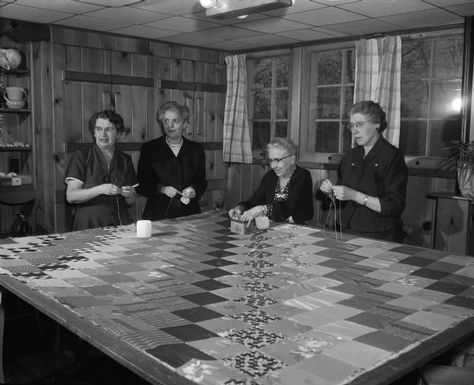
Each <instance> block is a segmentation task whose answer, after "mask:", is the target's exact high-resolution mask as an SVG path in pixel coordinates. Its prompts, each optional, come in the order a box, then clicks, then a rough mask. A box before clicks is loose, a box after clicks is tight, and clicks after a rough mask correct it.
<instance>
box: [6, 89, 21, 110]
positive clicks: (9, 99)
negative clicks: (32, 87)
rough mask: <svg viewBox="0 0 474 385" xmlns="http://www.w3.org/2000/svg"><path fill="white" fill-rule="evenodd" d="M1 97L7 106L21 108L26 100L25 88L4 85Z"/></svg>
mask: <svg viewBox="0 0 474 385" xmlns="http://www.w3.org/2000/svg"><path fill="white" fill-rule="evenodd" d="M3 98H4V99H5V101H6V104H7V107H8V108H13V109H19V108H23V107H24V106H25V101H26V90H25V89H24V88H21V87H5V91H3Z"/></svg>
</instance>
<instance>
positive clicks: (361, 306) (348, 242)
mask: <svg viewBox="0 0 474 385" xmlns="http://www.w3.org/2000/svg"><path fill="white" fill-rule="evenodd" d="M0 286H1V287H2V289H4V290H8V291H11V292H12V293H14V294H15V295H17V296H18V297H21V298H22V299H24V300H25V301H27V302H28V303H30V304H31V305H33V306H34V307H36V308H37V309H39V310H40V311H41V312H43V313H45V314H46V315H48V316H50V317H51V318H53V319H54V320H56V321H57V322H59V323H60V324H61V325H63V326H65V327H66V328H68V329H69V330H71V331H72V332H74V333H76V334H77V335H78V336H80V337H81V338H83V339H84V340H86V341H88V342H90V343H91V344H93V345H94V346H96V347H97V348H99V349H100V350H101V351H103V352H105V353H106V354H107V355H109V356H110V357H112V358H113V359H115V360H117V361H118V362H120V363H121V364H123V365H124V366H125V367H127V368H129V369H131V370H132V371H134V372H135V373H137V374H138V375H139V376H141V377H143V378H144V379H146V380H147V381H149V382H150V383H152V384H172V385H176V384H193V383H199V384H248V385H249V384H275V383H278V384H292V385H299V384H305V385H310V384H318V385H326V384H364V385H370V384H388V383H390V382H391V381H393V380H396V379H397V378H400V377H401V376H403V375H404V374H406V373H408V372H409V371H411V370H413V369H414V368H416V367H418V366H420V365H422V364H423V363H425V362H427V361H428V360H430V359H432V358H433V357H434V356H436V355H437V354H440V353H441V352H443V351H445V350H446V349H449V348H451V347H453V346H454V345H456V344H458V343H459V342H460V341H462V340H463V339H465V338H467V337H468V336H470V335H472V334H473V333H474V258H472V257H466V256H456V255H451V254H449V253H447V252H442V251H438V250H428V249H423V248H418V247H412V246H407V245H400V244H395V243H387V242H380V241H374V240H370V239H363V238H354V237H350V236H347V235H345V236H344V239H343V240H340V239H336V237H335V234H332V233H325V232H322V231H319V230H316V229H311V228H306V227H300V226H295V225H289V224H281V225H276V226H274V227H272V228H271V229H269V230H266V231H260V232H258V231H257V232H254V233H253V234H251V235H237V234H233V233H230V231H229V220H228V219H227V218H226V217H225V214H222V213H220V212H209V213H204V214H201V215H197V216H193V217H188V218H184V219H179V220H166V221H160V222H154V223H153V235H152V237H151V238H148V239H139V238H136V236H135V229H134V226H133V225H132V226H128V227H123V228H106V229H95V230H87V231H80V232H74V233H67V234H62V235H59V234H55V235H46V236H36V237H27V238H17V239H14V240H12V242H11V243H7V244H0Z"/></svg>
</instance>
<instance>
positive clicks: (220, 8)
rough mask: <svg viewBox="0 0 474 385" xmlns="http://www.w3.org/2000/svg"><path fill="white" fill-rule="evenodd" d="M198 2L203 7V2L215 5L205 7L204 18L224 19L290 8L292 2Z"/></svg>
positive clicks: (267, 0)
mask: <svg viewBox="0 0 474 385" xmlns="http://www.w3.org/2000/svg"><path fill="white" fill-rule="evenodd" d="M199 2H200V3H201V5H202V6H203V7H204V5H203V2H204V3H206V4H207V3H213V4H216V3H217V5H215V6H212V5H211V7H210V8H209V7H205V8H206V16H209V17H214V18H217V19H224V18H230V17H238V16H242V15H250V14H252V13H258V12H264V11H271V10H274V9H278V8H284V7H291V6H292V5H293V3H294V0H199Z"/></svg>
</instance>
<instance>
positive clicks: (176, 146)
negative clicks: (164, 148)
mask: <svg viewBox="0 0 474 385" xmlns="http://www.w3.org/2000/svg"><path fill="white" fill-rule="evenodd" d="M166 143H167V144H168V146H170V147H174V148H178V147H181V145H182V144H183V138H181V141H180V142H179V143H178V144H176V143H171V142H170V141H169V140H168V137H166Z"/></svg>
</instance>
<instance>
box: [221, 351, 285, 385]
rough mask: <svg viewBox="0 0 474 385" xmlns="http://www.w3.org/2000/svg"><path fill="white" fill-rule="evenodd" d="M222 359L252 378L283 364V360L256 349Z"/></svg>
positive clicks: (278, 367)
mask: <svg viewBox="0 0 474 385" xmlns="http://www.w3.org/2000/svg"><path fill="white" fill-rule="evenodd" d="M223 361H224V363H226V364H227V365H229V366H231V367H233V368H237V369H239V370H241V371H242V372H244V373H247V374H248V375H250V376H252V377H254V378H257V377H261V376H263V375H265V374H267V373H269V372H273V371H276V370H278V369H281V368H283V367H284V366H285V364H284V363H283V362H281V361H279V360H277V359H275V358H272V357H270V356H267V355H265V354H263V353H260V352H258V351H251V352H247V353H242V354H239V355H237V356H234V357H229V358H225V359H224V360H223ZM244 384H245V383H244Z"/></svg>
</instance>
